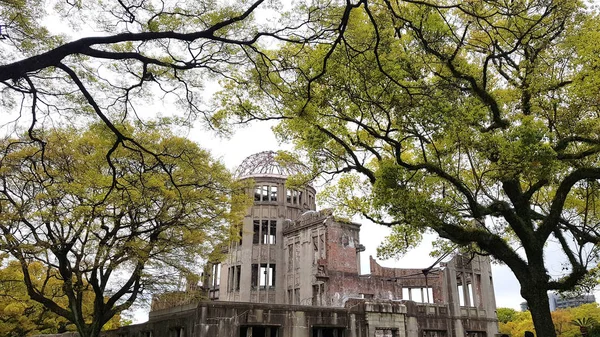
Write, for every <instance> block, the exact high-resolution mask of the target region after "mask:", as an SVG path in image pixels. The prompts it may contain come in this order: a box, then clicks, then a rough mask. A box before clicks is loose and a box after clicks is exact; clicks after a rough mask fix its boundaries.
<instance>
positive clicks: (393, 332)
mask: <svg viewBox="0 0 600 337" xmlns="http://www.w3.org/2000/svg"><path fill="white" fill-rule="evenodd" d="M398 336H399V333H398V329H391V328H375V337H398Z"/></svg>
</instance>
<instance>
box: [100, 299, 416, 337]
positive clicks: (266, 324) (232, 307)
mask: <svg viewBox="0 0 600 337" xmlns="http://www.w3.org/2000/svg"><path fill="white" fill-rule="evenodd" d="M405 313H406V308H405V307H404V305H402V304H401V303H397V302H396V303H392V302H387V303H384V302H373V303H370V302H365V301H357V300H353V301H352V302H350V303H349V305H348V306H347V308H324V307H311V306H293V305H276V304H275V305H271V304H270V305H265V304H253V303H235V302H203V303H200V304H198V306H197V307H195V308H190V307H189V306H186V307H181V308H172V310H162V311H161V312H157V313H153V314H152V316H151V317H150V321H149V322H147V323H144V324H138V325H132V326H128V327H123V328H121V329H118V330H114V331H108V332H105V333H103V337H138V336H147V335H148V333H151V335H152V336H155V337H156V336H178V337H236V336H240V337H246V335H245V334H247V333H248V329H249V328H253V329H260V330H255V334H254V335H253V336H254V337H262V336H263V335H262V334H258V333H256V331H260V332H261V333H264V331H265V329H267V328H268V329H273V330H276V331H277V336H285V337H312V336H313V335H314V332H315V331H316V330H317V329H339V331H343V333H344V336H345V337H373V336H375V329H376V328H391V329H396V330H397V331H399V332H400V331H402V334H400V335H398V336H400V337H416V336H405V334H404V321H405V318H404V316H405ZM177 333H179V335H177Z"/></svg>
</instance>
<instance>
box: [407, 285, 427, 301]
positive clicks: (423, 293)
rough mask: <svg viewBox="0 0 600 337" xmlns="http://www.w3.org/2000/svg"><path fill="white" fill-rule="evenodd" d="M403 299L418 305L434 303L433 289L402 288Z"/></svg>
mask: <svg viewBox="0 0 600 337" xmlns="http://www.w3.org/2000/svg"><path fill="white" fill-rule="evenodd" d="M402 299H403V300H409V301H415V302H418V303H434V301H433V288H432V287H428V288H425V287H418V288H402Z"/></svg>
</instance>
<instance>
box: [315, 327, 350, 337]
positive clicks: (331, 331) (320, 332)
mask: <svg viewBox="0 0 600 337" xmlns="http://www.w3.org/2000/svg"><path fill="white" fill-rule="evenodd" d="M312 336H313V337H344V328H322V327H313V328H312Z"/></svg>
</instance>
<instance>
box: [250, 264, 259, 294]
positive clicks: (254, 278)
mask: <svg viewBox="0 0 600 337" xmlns="http://www.w3.org/2000/svg"><path fill="white" fill-rule="evenodd" d="M250 272H251V275H250V286H251V287H252V289H256V288H257V287H258V264H253V265H252V269H251V271H250Z"/></svg>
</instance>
